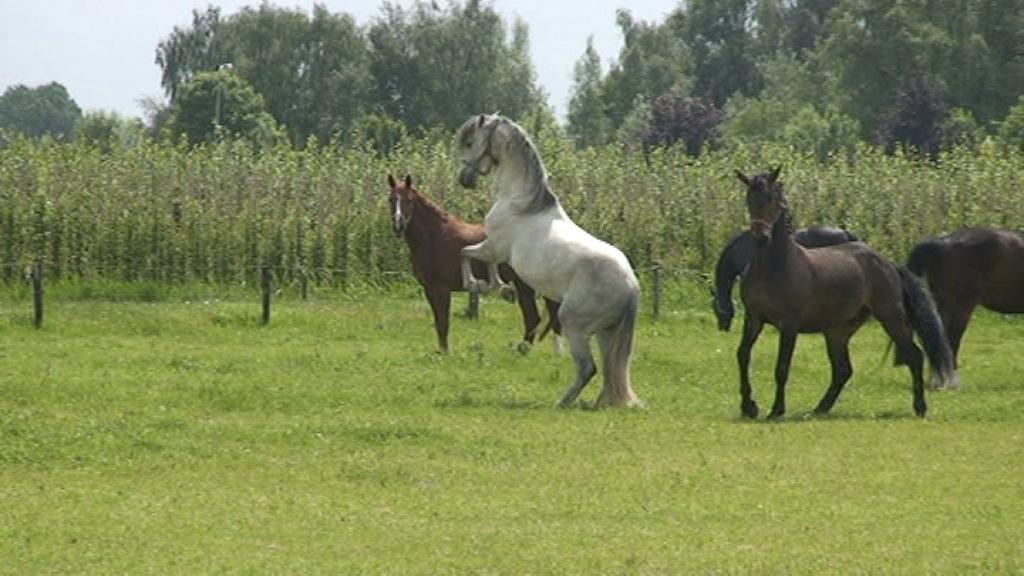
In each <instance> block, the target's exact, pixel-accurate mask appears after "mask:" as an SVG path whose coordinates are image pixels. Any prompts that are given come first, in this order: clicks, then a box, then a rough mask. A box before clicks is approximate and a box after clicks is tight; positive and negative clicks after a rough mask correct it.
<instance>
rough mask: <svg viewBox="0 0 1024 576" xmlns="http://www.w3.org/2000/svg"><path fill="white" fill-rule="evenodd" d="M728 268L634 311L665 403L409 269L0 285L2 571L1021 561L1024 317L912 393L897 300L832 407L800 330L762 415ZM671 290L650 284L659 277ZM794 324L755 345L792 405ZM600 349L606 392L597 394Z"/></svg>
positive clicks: (998, 569)
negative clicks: (612, 401) (79, 291)
mask: <svg viewBox="0 0 1024 576" xmlns="http://www.w3.org/2000/svg"><path fill="white" fill-rule="evenodd" d="M705 290H706V289H704V288H698V287H695V286H689V287H687V286H682V287H674V288H672V289H671V290H669V291H668V298H667V299H666V301H665V302H663V303H662V311H663V313H662V317H661V318H660V319H659V320H657V321H655V320H652V319H651V318H650V315H649V313H648V310H645V313H644V315H643V317H642V319H641V322H640V324H639V326H638V333H637V338H636V351H635V355H634V362H633V379H634V386H635V388H636V391H637V393H638V394H639V395H640V396H641V398H643V399H644V400H645V401H646V402H647V403H648V408H647V409H645V410H603V411H592V410H587V409H570V410H558V409H556V408H555V407H554V405H555V402H556V400H557V399H558V398H560V397H561V394H562V393H563V392H564V390H565V388H566V387H567V386H568V385H569V383H570V381H571V378H572V376H573V367H572V361H571V359H570V358H569V356H568V355H562V356H556V355H555V354H554V353H553V350H552V348H551V346H550V342H547V341H545V342H543V343H541V344H539V345H538V346H536V347H534V349H533V350H532V351H531V352H530V353H529V354H528V355H526V356H523V355H520V354H519V353H518V352H516V350H515V344H516V342H517V341H518V338H519V335H520V333H521V328H520V320H519V317H518V310H517V308H516V307H515V306H513V305H511V304H506V303H504V302H501V301H499V300H497V299H494V298H491V299H486V300H485V301H484V304H483V317H482V319H481V320H479V321H470V320H467V319H465V318H464V317H463V315H462V310H463V308H464V303H465V297H464V296H459V297H458V298H457V299H456V301H455V304H454V306H453V307H454V308H455V309H456V311H457V313H456V315H455V318H454V319H453V326H452V337H451V341H452V347H453V352H452V354H450V355H448V356H442V355H439V354H437V353H435V340H434V335H433V327H432V324H431V321H430V316H429V310H428V308H427V306H426V304H425V302H424V301H423V299H422V298H421V297H420V296H419V293H418V290H417V289H415V288H413V287H411V286H410V287H405V288H398V289H394V290H392V291H390V292H388V293H386V294H375V293H371V292H365V293H360V294H359V295H348V296H341V295H338V294H335V293H330V292H327V293H322V294H318V295H315V296H314V298H313V299H311V300H310V301H308V302H303V301H299V300H295V299H287V300H284V301H281V302H277V303H276V304H275V308H274V313H273V318H272V321H271V323H270V325H269V326H266V327H261V326H260V325H259V308H258V295H256V294H252V295H249V296H248V297H241V296H238V295H236V296H234V297H232V298H231V299H230V300H228V301H224V300H217V299H211V298H209V297H169V298H166V299H163V300H162V301H160V302H155V303H141V302H137V301H135V302H131V301H129V302H112V301H109V300H106V299H102V298H99V299H76V298H70V297H65V298H61V297H60V291H59V290H56V291H55V292H56V297H54V298H52V299H51V301H50V302H48V308H47V319H46V324H45V326H44V328H43V329H42V330H35V329H33V328H32V326H31V323H30V314H31V302H30V301H28V300H25V299H24V298H22V297H19V298H13V297H9V298H8V299H6V300H3V301H0V302H2V303H0V573H5V574H48V573H71V574H87V573H105V574H107V573H129V574H142V573H161V574H168V573H172V574H173V573H176V574H198V573H250V574H267V573H290V574H308V573H333V574H348V573H426V574H436V573H487V574H566V573H590V574H597V573H601V574H634V573H637V574H667V573H677V574H686V573H767V574H779V573H787V574H789V573H800V574H829V573H887V574H907V573H943V574H963V573H983V572H984V573H1013V572H1022V571H1024V414H1022V413H1024V317H1020V318H1014V317H1004V316H999V315H996V314H992V313H988V312H985V313H980V314H978V315H976V317H975V320H974V322H973V324H972V326H971V328H970V329H969V331H968V333H967V337H966V342H965V345H964V349H963V350H962V366H961V370H960V379H961V381H962V383H963V388H962V389H961V390H959V391H951V392H950V391H946V392H940V393H932V394H929V398H928V399H929V404H930V412H929V415H928V417H927V418H925V419H919V418H916V417H915V416H914V415H913V411H912V409H911V395H910V389H909V386H910V377H909V373H908V371H907V370H906V369H905V368H894V367H892V366H891V362H892V358H891V355H890V356H888V357H885V356H884V352H885V348H886V339H885V338H884V336H883V334H882V332H881V330H880V328H879V327H878V325H877V324H868V325H867V326H865V328H864V329H862V331H861V332H860V333H859V334H858V335H857V336H856V337H855V338H854V346H853V350H852V356H853V362H854V369H855V373H854V376H853V379H852V381H851V383H850V384H849V385H848V387H847V389H846V390H845V392H844V393H843V395H842V397H841V398H840V400H839V402H838V404H837V405H836V408H835V409H834V411H833V414H832V415H831V416H829V417H821V418H818V417H809V416H808V415H807V413H808V412H809V411H810V410H811V409H812V408H813V406H814V405H815V404H816V403H817V400H818V398H819V397H820V396H821V394H822V393H823V392H824V390H825V387H826V384H827V378H828V373H829V369H828V363H827V360H826V358H825V353H824V349H823V346H822V342H821V338H820V337H819V336H804V337H801V339H800V340H799V343H798V347H797V353H796V356H795V358H794V362H793V370H792V373H791V380H790V385H789V402H788V406H789V409H790V413H789V414H788V415H787V416H786V418H785V419H784V420H783V421H781V422H767V421H765V420H763V419H760V420H758V421H756V422H748V421H744V420H741V419H740V418H739V397H738V392H737V388H738V385H737V369H736V362H735V355H734V351H735V347H736V344H737V342H738V338H739V334H738V333H737V332H736V331H735V330H738V327H736V328H734V332H732V333H720V332H718V331H716V329H715V325H714V318H713V316H712V315H711V313H710V310H709V308H708V306H707V304H708V302H707V300H708V299H707V298H706V297H705V296H704V294H705ZM648 308H649V304H648ZM775 351H776V337H775V334H774V330H773V329H770V328H769V329H767V330H766V331H765V334H764V336H762V339H761V341H760V342H759V343H758V346H757V348H756V350H755V358H754V386H755V392H756V395H757V398H758V401H759V403H760V405H761V407H762V411H763V412H766V411H767V408H768V407H770V404H771V398H772V394H773V393H774V383H773V381H772V373H773V372H772V371H773V366H774V357H775ZM599 386H600V381H599V378H598V379H597V380H595V381H594V382H593V383H592V384H591V386H590V387H589V388H588V389H587V390H586V391H585V392H584V398H585V400H587V401H590V400H593V399H594V398H595V397H596V394H597V392H598V387H599Z"/></svg>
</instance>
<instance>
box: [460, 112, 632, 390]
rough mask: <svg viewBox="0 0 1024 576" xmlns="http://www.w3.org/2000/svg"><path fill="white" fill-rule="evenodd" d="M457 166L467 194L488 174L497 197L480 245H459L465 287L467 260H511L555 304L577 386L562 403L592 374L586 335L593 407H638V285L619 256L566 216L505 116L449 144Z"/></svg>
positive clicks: (469, 124)
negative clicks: (597, 355)
mask: <svg viewBox="0 0 1024 576" xmlns="http://www.w3.org/2000/svg"><path fill="white" fill-rule="evenodd" d="M456 148H457V151H456V154H457V156H458V158H459V160H460V162H461V163H462V169H461V170H460V172H459V183H460V184H462V185H463V186H465V187H466V188H473V187H475V185H476V181H477V178H478V177H479V176H481V175H487V174H489V173H490V172H491V171H492V170H493V171H494V172H495V174H496V177H497V197H496V200H495V202H494V205H493V206H492V207H491V210H490V212H488V213H487V217H486V219H485V220H484V228H485V229H486V231H487V239H486V240H484V241H483V242H480V243H479V244H474V245H472V246H466V247H465V248H463V249H462V278H463V282H464V283H465V285H466V288H467V289H468V288H474V289H475V288H479V287H481V285H482V284H481V283H480V281H479V280H476V279H475V278H473V276H472V271H471V270H470V266H469V258H475V259H478V260H484V261H487V262H490V263H491V264H492V266H491V278H495V279H497V278H498V276H497V274H496V273H495V271H496V267H497V264H498V263H500V262H508V263H509V264H510V265H511V266H512V267H513V268H514V269H515V270H516V273H518V274H519V276H520V277H521V278H522V279H523V280H524V281H525V282H526V283H527V284H529V285H530V286H533V288H534V289H535V290H536V291H537V292H540V293H541V294H543V295H544V296H547V297H548V298H551V299H552V300H558V301H559V302H561V308H560V309H559V313H558V319H559V320H560V321H561V323H562V334H563V335H564V336H565V338H566V339H567V340H568V341H569V346H570V351H571V353H572V357H573V360H574V361H575V363H576V380H575V382H574V383H573V384H572V386H571V387H570V388H569V390H568V391H567V392H566V393H565V396H564V397H563V398H562V401H561V402H560V403H559V405H560V406H562V407H567V406H570V405H571V404H572V403H573V402H574V401H575V400H576V398H577V396H579V394H580V392H581V391H582V390H583V387H584V386H586V385H587V382H589V381H590V379H591V378H593V377H594V374H595V373H596V372H597V368H596V367H595V364H594V357H593V355H592V354H591V352H590V336H591V335H593V334H597V341H598V345H599V346H600V349H601V357H602V359H603V361H604V366H603V368H604V373H603V376H604V387H603V388H602V389H601V394H600V396H598V398H597V403H596V405H597V406H636V405H642V402H641V401H640V400H639V399H638V398H637V397H636V394H635V393H634V392H633V388H632V386H631V385H630V379H629V362H630V356H631V355H632V351H633V325H634V324H635V322H636V315H637V307H638V304H639V298H640V287H639V283H638V282H637V279H636V275H635V274H634V273H633V268H632V267H631V266H630V265H629V261H628V260H626V257H625V255H623V254H622V252H621V251H620V250H619V249H618V248H616V247H614V246H612V245H611V244H608V243H606V242H603V241H601V240H598V239H597V238H594V237H593V236H591V235H590V234H588V233H587V232H586V231H585V230H583V229H582V228H580V227H579V226H577V225H576V223H575V222H573V221H572V220H571V219H569V216H568V215H566V213H565V210H563V209H562V205H561V204H560V203H559V202H558V199H557V198H555V196H554V194H552V193H551V189H550V188H549V187H548V179H547V173H546V171H545V170H544V164H543V162H541V159H540V156H539V155H538V154H537V151H536V149H535V148H534V146H533V143H532V142H531V141H530V138H529V137H528V136H527V135H526V133H525V132H523V130H522V128H520V127H519V126H518V125H516V124H515V123H514V122H512V121H511V120H509V119H507V118H504V117H501V116H497V115H480V116H474V117H473V118H470V119H469V120H467V121H466V123H465V124H463V126H462V128H461V129H460V130H459V133H458V136H457V139H456Z"/></svg>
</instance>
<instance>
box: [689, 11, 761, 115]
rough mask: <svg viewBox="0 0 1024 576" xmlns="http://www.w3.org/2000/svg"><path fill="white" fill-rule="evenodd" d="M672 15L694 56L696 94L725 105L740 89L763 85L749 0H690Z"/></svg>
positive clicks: (748, 91)
mask: <svg viewBox="0 0 1024 576" xmlns="http://www.w3.org/2000/svg"><path fill="white" fill-rule="evenodd" d="M685 7H686V10H685V12H684V11H682V10H677V11H676V12H674V13H673V14H672V16H671V18H672V19H673V20H674V24H673V25H674V26H675V27H676V28H677V29H678V30H679V31H680V33H681V35H682V38H683V40H684V41H685V42H686V44H687V46H689V47H690V53H691V54H692V56H693V65H694V71H693V74H694V82H693V89H692V92H693V94H694V95H695V96H699V97H703V98H706V99H708V100H710V101H711V103H713V104H714V105H715V106H723V105H724V104H725V102H726V100H728V98H729V97H730V96H732V95H733V94H734V93H736V92H739V93H741V94H744V95H747V96H751V95H756V94H757V93H758V91H759V90H760V88H761V76H760V71H759V70H758V67H757V64H756V62H755V51H754V39H753V36H752V35H751V33H750V31H749V30H748V22H749V21H750V20H751V14H750V9H751V5H750V1H749V0H690V1H689V2H687V3H686V4H685Z"/></svg>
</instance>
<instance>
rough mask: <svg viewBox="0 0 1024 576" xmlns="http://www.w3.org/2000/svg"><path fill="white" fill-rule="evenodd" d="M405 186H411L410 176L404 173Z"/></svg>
mask: <svg viewBox="0 0 1024 576" xmlns="http://www.w3.org/2000/svg"><path fill="white" fill-rule="evenodd" d="M405 187H406V188H412V176H410V175H408V174H406V175H405Z"/></svg>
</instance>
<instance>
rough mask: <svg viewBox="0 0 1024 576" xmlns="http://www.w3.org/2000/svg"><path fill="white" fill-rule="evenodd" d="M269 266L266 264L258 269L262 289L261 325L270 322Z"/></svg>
mask: <svg viewBox="0 0 1024 576" xmlns="http://www.w3.org/2000/svg"><path fill="white" fill-rule="evenodd" d="M270 284H271V282H270V266H267V265H266V264H264V265H263V268H262V269H261V270H260V287H261V288H262V289H263V325H264V326H266V325H267V324H269V323H270V289H271V285H270Z"/></svg>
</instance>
